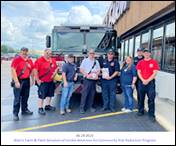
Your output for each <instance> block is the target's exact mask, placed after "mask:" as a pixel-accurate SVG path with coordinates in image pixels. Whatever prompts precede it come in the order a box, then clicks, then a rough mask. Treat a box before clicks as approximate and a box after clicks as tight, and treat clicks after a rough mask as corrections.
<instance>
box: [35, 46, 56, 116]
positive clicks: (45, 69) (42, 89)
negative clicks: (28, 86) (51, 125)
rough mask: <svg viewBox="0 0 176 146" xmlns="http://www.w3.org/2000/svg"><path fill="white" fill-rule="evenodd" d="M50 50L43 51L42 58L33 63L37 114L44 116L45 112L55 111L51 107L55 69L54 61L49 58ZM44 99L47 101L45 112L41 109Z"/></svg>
mask: <svg viewBox="0 0 176 146" xmlns="http://www.w3.org/2000/svg"><path fill="white" fill-rule="evenodd" d="M51 55H52V51H51V49H45V51H44V56H42V57H40V58H38V59H37V60H36V61H35V67H34V73H35V79H36V82H37V85H38V96H39V99H38V108H39V109H38V113H39V114H40V115H45V114H46V113H45V110H46V111H55V109H56V108H55V107H53V106H51V97H53V96H54V90H55V84H54V82H53V75H54V72H55V70H56V68H57V65H56V60H55V59H53V58H51ZM44 99H46V100H47V103H46V106H45V110H44V109H43V103H44Z"/></svg>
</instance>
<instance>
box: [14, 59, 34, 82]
mask: <svg viewBox="0 0 176 146" xmlns="http://www.w3.org/2000/svg"><path fill="white" fill-rule="evenodd" d="M26 63H27V67H26V69H25V70H24V74H23V75H21V77H20V79H26V78H29V77H30V74H31V71H32V69H33V68H34V64H33V62H32V60H31V59H30V58H27V59H24V58H23V57H21V56H18V57H16V58H14V59H13V61H12V64H11V67H13V68H15V70H16V73H17V76H19V75H20V73H21V72H22V70H23V69H24V67H25V65H26Z"/></svg>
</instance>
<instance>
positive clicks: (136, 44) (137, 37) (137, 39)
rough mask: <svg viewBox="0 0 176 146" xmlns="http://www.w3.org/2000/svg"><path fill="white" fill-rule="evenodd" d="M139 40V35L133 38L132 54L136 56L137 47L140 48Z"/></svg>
mask: <svg viewBox="0 0 176 146" xmlns="http://www.w3.org/2000/svg"><path fill="white" fill-rule="evenodd" d="M140 41H141V38H140V35H138V36H136V38H135V47H134V48H135V49H134V51H135V52H134V56H137V49H138V48H140Z"/></svg>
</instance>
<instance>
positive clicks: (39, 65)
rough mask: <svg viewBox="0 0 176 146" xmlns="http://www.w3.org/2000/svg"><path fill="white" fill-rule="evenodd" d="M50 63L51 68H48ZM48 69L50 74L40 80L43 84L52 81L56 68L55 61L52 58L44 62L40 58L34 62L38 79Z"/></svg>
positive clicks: (43, 58) (42, 58)
mask: <svg viewBox="0 0 176 146" xmlns="http://www.w3.org/2000/svg"><path fill="white" fill-rule="evenodd" d="M50 63H51V67H50ZM49 68H50V72H49V73H48V74H47V75H46V76H44V77H42V78H41V79H40V80H41V81H43V82H51V81H52V78H51V77H52V75H53V73H54V71H55V70H56V68H57V65H56V60H55V59H54V58H52V59H51V60H46V59H45V57H43V56H42V57H40V58H38V59H37V60H36V61H35V69H37V71H38V76H39V77H40V76H43V75H44V74H46V73H47V72H48V69H49Z"/></svg>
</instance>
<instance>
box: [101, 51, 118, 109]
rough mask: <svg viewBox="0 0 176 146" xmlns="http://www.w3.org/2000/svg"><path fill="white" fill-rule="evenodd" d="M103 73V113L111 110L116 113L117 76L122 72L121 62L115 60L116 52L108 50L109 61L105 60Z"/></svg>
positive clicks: (102, 67)
mask: <svg viewBox="0 0 176 146" xmlns="http://www.w3.org/2000/svg"><path fill="white" fill-rule="evenodd" d="M101 71H102V80H101V81H102V97H103V108H102V111H105V110H108V109H110V110H111V111H112V112H115V111H116V106H115V105H116V87H117V76H118V74H119V72H120V65H119V62H118V61H117V60H115V59H114V52H113V50H112V49H109V50H108V52H107V59H104V61H103V64H102V66H101Z"/></svg>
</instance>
